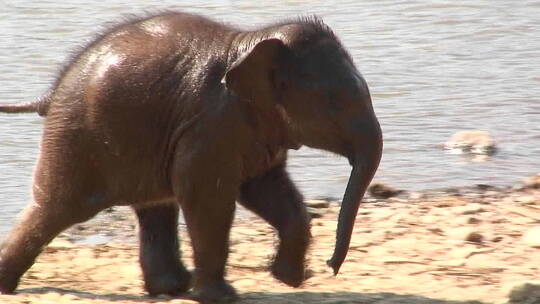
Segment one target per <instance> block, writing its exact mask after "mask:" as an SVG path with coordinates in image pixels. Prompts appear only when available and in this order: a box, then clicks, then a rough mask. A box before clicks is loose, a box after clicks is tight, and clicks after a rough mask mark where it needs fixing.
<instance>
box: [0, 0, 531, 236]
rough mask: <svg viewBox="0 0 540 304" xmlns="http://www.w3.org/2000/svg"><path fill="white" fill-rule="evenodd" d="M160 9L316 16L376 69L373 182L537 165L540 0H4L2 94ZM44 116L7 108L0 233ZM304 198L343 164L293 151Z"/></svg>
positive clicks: (3, 98) (319, 192) (425, 183)
mask: <svg viewBox="0 0 540 304" xmlns="http://www.w3.org/2000/svg"><path fill="white" fill-rule="evenodd" d="M160 9H180V10H187V11H191V12H198V13H202V14H205V15H207V16H210V17H213V18H215V19H218V20H223V21H226V22H230V23H233V24H238V25H242V24H245V25H250V26H253V25H259V24H265V23H268V22H271V21H272V20H276V19H282V18H288V17H294V16H296V15H299V14H304V15H305V14H318V15H320V16H321V17H323V19H324V20H325V21H326V23H327V24H328V25H330V26H331V27H332V28H333V29H334V30H335V32H336V33H337V34H338V36H340V37H341V39H342V41H343V43H344V44H345V46H346V47H348V49H349V50H350V52H351V54H352V56H353V57H354V59H355V62H356V64H357V66H358V68H359V69H360V71H361V72H362V73H363V75H364V76H365V78H366V79H367V81H368V83H369V86H370V88H371V92H372V95H373V99H374V103H375V108H376V112H377V115H378V117H379V120H380V122H381V124H382V128H383V130H384V137H385V150H384V156H383V160H382V163H381V167H380V169H379V171H378V173H377V176H376V180H378V181H381V182H384V183H388V184H390V185H393V186H395V187H398V188H404V189H411V190H420V189H429V188H438V187H446V186H463V185H470V184H475V183H489V184H494V185H509V184H512V183H514V182H516V181H518V180H519V179H521V178H522V177H524V176H527V175H532V174H535V173H538V172H540V166H539V165H538V164H539V162H540V145H539V144H538V143H539V141H540V97H539V96H540V39H539V37H540V17H539V16H540V2H539V1H531V0H526V1H481V0H467V1H380V0H377V1H376V0H365V1H356V0H347V1H328V0H324V1H323V0H321V1H316V0H312V1H303V0H289V1H256V2H253V1H248V0H242V1H232V0H231V1H226V0H221V1H217V0H214V1H204V4H200V3H199V2H198V1H195V0H186V1H180V0H175V1H172V0H167V1H157V0H130V1H127V0H111V1H97V0H93V1H84V3H83V1H76V0H66V1H45V0H42V1H24V0H0V29H2V30H1V31H0V102H2V103H7V102H18V101H25V100H31V99H33V98H35V97H36V96H39V95H40V94H41V93H43V92H44V91H46V89H47V88H48V87H49V85H50V83H51V82H52V81H53V79H54V77H55V74H56V72H57V71H58V69H59V67H60V66H61V65H62V63H63V62H65V59H66V58H67V57H69V55H70V52H71V51H73V50H74V49H77V46H80V45H81V44H84V41H87V40H88V39H90V38H91V37H92V36H93V35H92V33H94V32H96V31H97V30H99V29H100V28H102V26H103V25H106V24H110V22H111V21H119V20H122V17H121V16H125V15H129V14H141V13H144V12H145V11H155V10H160ZM41 121H42V120H41V119H40V118H39V117H36V115H29V114H27V115H9V116H8V115H0V236H1V235H3V234H4V232H5V231H7V229H8V228H9V227H10V226H11V225H12V223H13V221H14V218H15V215H16V214H17V213H18V212H19V211H20V209H21V208H22V207H23V206H24V204H26V203H27V202H28V201H29V199H30V191H29V190H30V183H31V174H32V170H33V164H34V161H35V159H36V156H37V152H38V145H39V137H40V135H41ZM466 129H482V130H487V131H489V132H491V133H492V135H493V136H494V137H495V139H496V141H497V143H498V144H499V148H500V153H498V154H497V155H496V156H494V157H492V158H490V159H489V160H488V161H485V162H471V161H470V160H468V159H467V158H465V157H463V156H461V155H453V154H448V153H445V152H444V151H442V150H441V149H440V145H441V144H442V143H444V141H446V139H447V138H448V137H449V136H450V135H451V134H453V133H454V132H456V131H459V130H466ZM291 154H292V158H291V160H290V164H289V167H290V171H291V172H292V175H293V178H294V179H295V180H296V181H297V183H298V184H299V186H300V188H301V189H302V191H303V192H304V194H305V196H306V197H308V198H311V197H318V196H329V197H336V198H337V197H341V195H342V193H343V191H344V188H345V184H346V181H347V178H348V174H349V172H350V168H349V166H348V164H347V162H346V161H345V160H344V159H342V158H340V157H337V156H333V155H331V154H329V153H326V152H320V151H315V150H311V149H301V150H300V151H297V152H293V153H291Z"/></svg>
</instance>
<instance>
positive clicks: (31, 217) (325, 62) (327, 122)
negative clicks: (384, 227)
mask: <svg viewBox="0 0 540 304" xmlns="http://www.w3.org/2000/svg"><path fill="white" fill-rule="evenodd" d="M0 112H6V113H18V112H19V113H20V112H37V113H39V115H41V116H43V117H44V118H45V121H44V131H43V138H42V142H41V152H40V155H39V159H38V162H37V165H36V169H35V174H34V182H33V188H32V191H33V198H32V202H30V204H29V205H28V206H27V207H26V209H25V210H24V212H23V214H22V216H21V218H20V221H19V222H18V223H17V224H16V226H15V228H14V229H13V230H12V231H11V232H10V233H9V234H8V235H7V237H6V238H5V240H4V242H3V244H2V246H1V247H0V292H1V293H12V292H14V290H15V289H16V287H17V284H18V282H19V279H20V277H21V276H22V275H23V274H24V272H25V271H26V270H27V269H28V268H30V266H31V265H32V264H33V263H34V260H35V258H36V257H37V255H38V254H39V253H40V251H41V250H42V249H43V247H44V246H45V245H46V244H48V243H49V242H50V241H51V240H52V239H53V238H54V237H55V236H57V235H58V234H59V233H60V232H61V231H63V230H64V229H66V228H68V227H69V226H71V225H73V224H75V223H80V222H83V221H86V220H88V219H89V218H91V217H93V216H94V215H96V214H97V213H98V212H100V211H101V210H103V209H105V208H108V207H111V206H115V205H129V206H131V207H132V208H133V209H134V210H135V213H136V214H137V217H138V221H139V234H140V264H141V267H142V273H143V276H144V282H145V288H146V290H147V291H148V293H150V294H152V295H157V294H173V295H174V294H180V293H184V292H186V291H188V290H189V289H190V288H193V290H192V294H191V296H192V297H194V298H196V299H199V300H200V301H202V302H217V301H231V300H233V299H235V298H236V292H235V291H234V289H233V288H232V287H231V286H230V285H229V284H228V283H227V282H226V281H225V279H224V276H225V263H226V260H227V255H228V239H229V230H230V228H231V222H232V220H233V214H234V210H235V202H236V201H238V202H239V203H240V204H242V205H243V206H245V207H246V208H247V209H249V210H251V211H253V212H254V213H256V214H258V215H259V216H261V217H262V218H263V219H265V220H266V221H268V223H270V224H271V225H272V226H273V227H275V228H276V230H277V231H278V233H279V237H280V243H279V247H278V248H277V253H276V256H275V259H274V261H273V263H272V265H271V272H272V274H273V275H274V277H276V278H277V279H278V280H280V281H282V282H284V283H285V284H287V285H290V286H293V287H297V286H300V285H301V283H302V282H303V280H304V279H305V278H304V270H305V254H306V250H307V248H308V245H309V241H310V231H309V224H308V222H309V219H308V215H307V213H306V210H305V207H304V204H303V201H302V196H301V194H300V193H299V192H298V190H297V188H296V186H295V185H294V184H293V182H292V181H291V179H290V178H289V175H288V174H287V171H286V169H285V168H286V159H287V150H288V149H291V148H292V149H298V148H299V147H300V146H302V145H306V146H309V147H313V148H318V149H323V150H326V151H330V152H333V153H336V154H339V155H342V156H344V157H346V158H347V159H348V160H349V162H350V164H351V166H352V172H351V174H350V179H349V183H348V185H347V189H346V191H345V195H344V198H343V203H342V207H341V211H340V214H339V223H338V227H337V233H336V247H335V251H334V255H333V257H332V258H331V259H330V260H329V261H328V265H329V266H331V267H332V268H333V270H334V273H336V274H337V272H338V271H339V268H340V266H341V264H342V262H343V261H344V259H345V256H346V254H347V251H348V248H349V242H350V238H351V233H352V229H353V225H354V221H355V217H356V213H357V210H358V207H359V203H360V201H361V199H362V197H363V195H364V192H365V190H366V187H367V186H368V185H369V183H370V181H371V180H372V178H373V175H374V174H375V171H376V170H377V167H378V165H379V160H380V158H381V153H382V134H381V129H380V126H379V123H378V121H377V118H376V117H375V114H374V111H373V107H372V103H371V98H370V94H369V90H368V87H367V84H366V82H365V80H364V79H363V78H362V76H361V75H360V73H359V72H358V70H357V69H356V68H355V66H354V63H353V60H352V59H351V57H350V55H349V54H348V53H347V51H346V50H345V49H344V47H343V46H342V45H341V43H340V42H339V40H338V38H336V36H335V35H334V34H333V33H332V31H331V30H330V28H328V26H326V25H325V24H324V23H323V22H322V21H321V20H319V19H318V18H315V17H314V18H301V19H298V20H289V21H284V22H281V23H276V24H273V25H270V26H267V27H264V28H260V29H258V30H254V31H243V30H240V29H237V28H234V27H231V26H228V25H224V24H222V23H218V22H215V21H212V20H209V19H207V18H204V17H201V16H198V15H193V14H187V13H181V12H168V13H162V14H159V15H153V16H149V17H146V18H142V19H135V20H131V21H129V22H126V23H123V24H120V25H118V26H116V27H114V28H112V29H111V30H109V31H107V32H106V33H104V34H102V35H100V36H99V37H98V38H97V39H96V40H94V41H93V42H92V43H90V44H89V45H88V46H86V48H85V49H84V50H83V51H82V52H80V53H79V54H77V55H76V56H74V57H73V58H72V59H71V61H70V63H69V64H68V65H66V66H65V68H64V69H63V71H62V72H61V74H60V75H59V77H58V79H57V81H56V82H55V83H54V84H53V86H52V88H51V90H50V91H49V92H48V93H47V94H45V95H44V96H43V97H41V98H39V99H37V100H36V101H33V102H30V103H27V104H19V105H3V106H1V107H0ZM179 208H181V209H182V212H183V215H184V217H185V221H186V223H187V229H188V233H189V236H190V238H191V241H192V244H193V245H192V246H193V251H194V263H195V270H194V275H193V278H192V276H191V274H190V272H189V271H188V270H187V269H186V268H185V266H184V265H183V264H182V262H181V260H180V253H179V245H178V244H179V242H178V236H177V221H178V214H179Z"/></svg>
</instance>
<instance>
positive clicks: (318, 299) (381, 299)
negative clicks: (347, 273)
mask: <svg viewBox="0 0 540 304" xmlns="http://www.w3.org/2000/svg"><path fill="white" fill-rule="evenodd" d="M20 292H21V293H22V294H46V293H60V294H64V295H65V294H69V295H73V296H75V297H78V298H81V299H83V300H84V299H94V300H104V301H110V302H117V301H122V302H124V301H130V302H134V303H157V302H162V301H168V300H172V299H174V298H173V297H167V298H166V299H165V298H162V297H160V298H155V297H148V296H146V297H141V296H140V295H135V294H133V295H129V294H114V293H109V294H95V293H92V292H84V291H77V290H73V289H64V288H50V287H45V288H28V289H21V290H20ZM179 299H187V300H189V299H188V298H179ZM193 303H196V302H193ZM236 303H238V304H258V303H277V304H282V303H313V304H317V303H325V304H329V303H334V304H342V303H343V304H344V303H347V304H349V303H350V304H355V303H356V304H372V303H373V304H397V303H415V304H486V303H485V302H481V301H450V300H441V299H434V298H428V297H424V296H420V295H411V294H396V293H386V292H379V293H358V292H343V291H338V292H309V291H300V292H283V293H280V292H247V293H244V294H242V295H241V296H240V298H239V299H238V301H237V302H236Z"/></svg>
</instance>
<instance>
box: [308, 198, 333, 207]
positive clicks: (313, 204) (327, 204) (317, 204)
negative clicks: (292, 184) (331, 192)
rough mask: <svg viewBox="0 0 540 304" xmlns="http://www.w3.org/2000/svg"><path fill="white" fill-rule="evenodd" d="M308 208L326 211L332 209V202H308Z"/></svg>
mask: <svg viewBox="0 0 540 304" xmlns="http://www.w3.org/2000/svg"><path fill="white" fill-rule="evenodd" d="M306 206H307V207H308V208H315V209H325V208H328V207H330V202H329V201H326V200H309V201H306Z"/></svg>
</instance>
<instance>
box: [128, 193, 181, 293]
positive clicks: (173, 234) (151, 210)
mask: <svg viewBox="0 0 540 304" xmlns="http://www.w3.org/2000/svg"><path fill="white" fill-rule="evenodd" d="M178 208H179V206H178V203H177V202H175V201H174V202H170V203H167V204H159V205H150V206H145V205H143V206H135V207H134V210H135V213H136V214H137V218H138V220H139V240H140V248H139V251H140V252H139V261H140V264H141V268H142V273H143V278H144V288H145V289H146V291H147V292H148V293H149V294H150V295H159V294H169V295H176V294H180V293H183V292H186V291H188V290H189V288H190V286H191V274H190V273H189V271H188V270H187V269H186V267H185V266H184V264H183V263H182V261H181V260H180V252H179V242H178Z"/></svg>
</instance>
